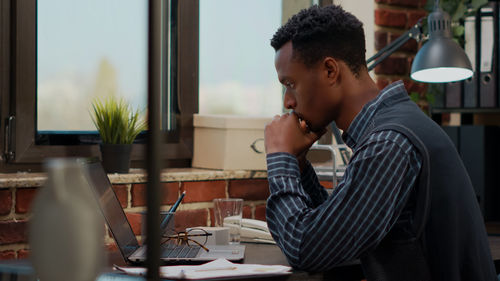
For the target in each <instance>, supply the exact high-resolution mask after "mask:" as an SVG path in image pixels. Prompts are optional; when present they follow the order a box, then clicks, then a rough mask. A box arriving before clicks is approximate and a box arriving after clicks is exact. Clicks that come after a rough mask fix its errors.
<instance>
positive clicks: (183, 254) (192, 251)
mask: <svg viewBox="0 0 500 281" xmlns="http://www.w3.org/2000/svg"><path fill="white" fill-rule="evenodd" d="M200 249H201V247H200V246H190V245H173V244H167V245H166V246H164V247H162V252H161V258H162V259H165V258H169V259H185V258H194V257H196V255H197V254H198V252H199V251H200Z"/></svg>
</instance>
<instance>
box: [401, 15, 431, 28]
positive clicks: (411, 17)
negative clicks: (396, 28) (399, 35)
mask: <svg viewBox="0 0 500 281" xmlns="http://www.w3.org/2000/svg"><path fill="white" fill-rule="evenodd" d="M426 16H427V12H426V11H423V10H414V11H409V12H408V22H407V25H406V28H407V29H409V28H410V27H412V26H413V25H415V24H416V23H417V22H418V20H419V19H421V18H424V19H422V21H423V22H422V24H423V23H424V22H425V21H426V19H425V17H426Z"/></svg>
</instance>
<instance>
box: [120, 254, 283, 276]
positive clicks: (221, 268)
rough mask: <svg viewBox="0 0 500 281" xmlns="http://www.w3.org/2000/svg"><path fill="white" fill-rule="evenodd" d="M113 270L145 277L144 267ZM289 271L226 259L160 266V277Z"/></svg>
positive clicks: (278, 267)
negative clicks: (203, 262) (200, 263)
mask: <svg viewBox="0 0 500 281" xmlns="http://www.w3.org/2000/svg"><path fill="white" fill-rule="evenodd" d="M115 268H116V269H118V270H120V271H123V272H125V273H127V274H130V275H146V268H144V267H121V266H115ZM291 270H292V268H291V267H289V266H284V265H262V264H237V263H232V262H230V261H228V260H226V259H217V260H215V261H212V262H209V263H206V264H202V265H176V266H161V267H160V277H161V278H174V279H190V280H197V279H211V278H222V277H235V276H240V277H241V276H271V275H285V274H291Z"/></svg>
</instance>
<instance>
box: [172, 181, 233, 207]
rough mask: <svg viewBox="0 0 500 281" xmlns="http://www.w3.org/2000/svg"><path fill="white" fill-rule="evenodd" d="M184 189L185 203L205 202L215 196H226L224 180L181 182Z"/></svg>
mask: <svg viewBox="0 0 500 281" xmlns="http://www.w3.org/2000/svg"><path fill="white" fill-rule="evenodd" d="M184 190H185V191H186V197H184V202H185V203H192V202H207V201H212V200H213V199H215V198H226V181H222V180H219V181H187V182H183V183H182V184H181V191H184Z"/></svg>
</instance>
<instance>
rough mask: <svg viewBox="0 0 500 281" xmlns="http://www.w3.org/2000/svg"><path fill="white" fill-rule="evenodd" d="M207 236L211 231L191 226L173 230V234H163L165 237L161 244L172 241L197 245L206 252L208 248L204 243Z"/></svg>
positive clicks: (178, 243) (210, 234) (177, 243)
mask: <svg viewBox="0 0 500 281" xmlns="http://www.w3.org/2000/svg"><path fill="white" fill-rule="evenodd" d="M208 236H212V233H208V232H207V231H206V230H204V229H202V228H191V229H189V230H188V231H180V232H175V234H171V235H164V236H163V238H165V240H163V242H162V244H165V243H167V242H169V241H173V242H174V243H175V244H176V245H188V246H194V245H198V246H200V247H201V248H203V250H205V251H207V252H208V251H209V250H208V248H207V247H205V244H206V243H207V241H208ZM193 238H194V239H193Z"/></svg>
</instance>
